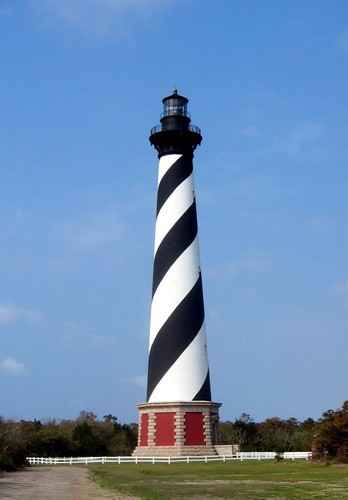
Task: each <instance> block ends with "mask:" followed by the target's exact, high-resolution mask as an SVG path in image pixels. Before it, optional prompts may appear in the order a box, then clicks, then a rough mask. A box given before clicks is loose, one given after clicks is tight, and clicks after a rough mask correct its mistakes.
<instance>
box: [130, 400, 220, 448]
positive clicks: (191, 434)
mask: <svg viewBox="0 0 348 500" xmlns="http://www.w3.org/2000/svg"><path fill="white" fill-rule="evenodd" d="M220 406H221V404H220V403H212V402H210V401H190V402H182V401H179V402H174V403H168V402H164V403H141V404H138V405H137V408H138V410H139V434H138V446H137V447H136V448H135V450H134V452H133V456H138V457H140V456H143V457H144V456H145V457H146V456H150V457H153V456H171V457H175V456H188V455H196V456H199V455H216V454H217V452H216V450H215V447H214V445H215V444H217V442H218V441H217V439H218V436H217V433H218V421H219V408H220Z"/></svg>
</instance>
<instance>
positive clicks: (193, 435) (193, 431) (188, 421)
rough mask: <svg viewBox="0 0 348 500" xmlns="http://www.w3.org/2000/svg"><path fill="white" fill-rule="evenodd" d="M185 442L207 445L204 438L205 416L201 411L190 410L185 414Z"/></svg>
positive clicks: (187, 443) (190, 444)
mask: <svg viewBox="0 0 348 500" xmlns="http://www.w3.org/2000/svg"><path fill="white" fill-rule="evenodd" d="M185 429H186V436H185V444H186V445H189V446H192V445H205V444H206V443H205V439H204V417H203V413H201V412H188V413H186V414H185Z"/></svg>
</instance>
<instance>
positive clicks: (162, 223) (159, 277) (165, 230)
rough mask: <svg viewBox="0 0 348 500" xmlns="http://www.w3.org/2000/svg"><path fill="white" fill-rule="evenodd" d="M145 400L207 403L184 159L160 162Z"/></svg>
mask: <svg viewBox="0 0 348 500" xmlns="http://www.w3.org/2000/svg"><path fill="white" fill-rule="evenodd" d="M147 400H148V402H159V401H194V400H206V401H210V400H211V392H210V380H209V367H208V357H207V345H206V334H205V323H204V304H203V290H202V278H201V272H200V259H199V247H198V233H197V214H196V202H195V196H194V181H193V169H192V156H191V155H189V154H184V155H179V154H171V155H165V156H162V157H161V158H160V162H159V175H158V193H157V218H156V231H155V255H154V271H153V294H152V305H151V326H150V351H149V369H148V390H147Z"/></svg>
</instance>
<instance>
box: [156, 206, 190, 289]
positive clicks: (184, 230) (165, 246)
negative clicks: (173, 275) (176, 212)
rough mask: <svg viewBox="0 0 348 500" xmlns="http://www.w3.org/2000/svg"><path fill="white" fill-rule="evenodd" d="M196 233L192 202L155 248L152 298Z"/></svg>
mask: <svg viewBox="0 0 348 500" xmlns="http://www.w3.org/2000/svg"><path fill="white" fill-rule="evenodd" d="M197 231H198V228H197V213H196V202H195V201H193V203H192V205H191V206H190V207H189V208H188V209H187V210H186V212H185V213H184V214H183V215H182V216H181V217H180V218H179V219H178V220H177V222H176V223H175V224H174V226H173V227H172V228H171V229H170V230H169V231H168V233H167V234H166V236H165V237H164V238H163V240H162V241H161V243H160V245H159V246H158V248H157V252H156V255H155V259H154V267H153V284H152V296H154V294H155V292H156V290H157V287H158V285H159V284H160V283H161V281H162V279H163V278H164V276H165V274H166V273H167V271H168V270H169V269H170V267H171V266H172V265H173V264H174V262H175V261H176V260H177V259H178V257H180V255H181V254H182V253H183V252H184V251H185V250H186V249H187V248H188V247H189V246H190V245H191V243H192V242H193V241H194V239H195V237H196V235H197Z"/></svg>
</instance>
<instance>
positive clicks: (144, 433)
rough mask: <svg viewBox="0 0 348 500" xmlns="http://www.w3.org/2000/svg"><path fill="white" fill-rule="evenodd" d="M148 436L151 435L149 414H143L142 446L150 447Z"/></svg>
mask: <svg viewBox="0 0 348 500" xmlns="http://www.w3.org/2000/svg"><path fill="white" fill-rule="evenodd" d="M148 434H149V414H148V413H143V414H142V415H141V433H140V446H147V445H148Z"/></svg>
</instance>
